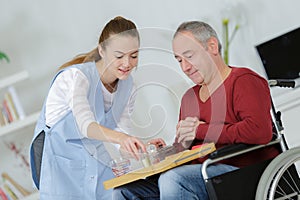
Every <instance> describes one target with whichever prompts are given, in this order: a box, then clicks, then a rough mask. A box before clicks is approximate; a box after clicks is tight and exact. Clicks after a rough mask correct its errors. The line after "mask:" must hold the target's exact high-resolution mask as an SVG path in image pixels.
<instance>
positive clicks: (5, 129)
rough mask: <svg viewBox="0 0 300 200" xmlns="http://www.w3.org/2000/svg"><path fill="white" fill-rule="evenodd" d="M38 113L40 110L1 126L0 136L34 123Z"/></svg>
mask: <svg viewBox="0 0 300 200" xmlns="http://www.w3.org/2000/svg"><path fill="white" fill-rule="evenodd" d="M39 114H40V112H36V113H33V114H31V115H29V116H26V117H25V119H22V120H18V121H14V122H12V123H10V124H7V125H5V126H1V127H0V137H1V136H4V135H6V134H9V133H12V132H15V131H18V130H20V129H22V128H24V127H27V126H29V125H32V124H34V123H35V122H36V120H37V119H38V116H39Z"/></svg>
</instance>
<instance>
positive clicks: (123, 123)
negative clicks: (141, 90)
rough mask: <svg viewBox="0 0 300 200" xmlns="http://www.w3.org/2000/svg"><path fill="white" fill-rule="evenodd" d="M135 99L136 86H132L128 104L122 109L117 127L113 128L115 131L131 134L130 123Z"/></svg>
mask: <svg viewBox="0 0 300 200" xmlns="http://www.w3.org/2000/svg"><path fill="white" fill-rule="evenodd" d="M135 99H136V86H135V85H134V86H133V88H132V90H131V94H130V96H129V99H128V103H127V105H126V107H125V108H124V111H123V113H122V115H121V118H120V120H119V122H118V123H117V127H116V128H115V130H116V131H119V132H123V133H127V134H130V133H131V132H132V128H133V127H132V122H131V115H132V113H133V109H134V103H135Z"/></svg>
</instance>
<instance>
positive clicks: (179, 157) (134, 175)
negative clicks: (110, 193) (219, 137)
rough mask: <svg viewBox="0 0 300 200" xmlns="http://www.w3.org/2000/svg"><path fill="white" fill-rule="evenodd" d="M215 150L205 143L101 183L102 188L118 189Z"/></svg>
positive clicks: (212, 146) (213, 146) (211, 144)
mask: <svg viewBox="0 0 300 200" xmlns="http://www.w3.org/2000/svg"><path fill="white" fill-rule="evenodd" d="M215 149H216V148H215V145H214V143H206V144H203V145H201V146H200V147H199V148H196V149H194V150H186V151H182V152H179V153H177V154H174V155H172V156H169V157H167V158H166V159H164V160H163V161H161V162H159V163H156V164H154V165H151V166H149V167H146V168H142V169H138V170H135V171H131V172H129V173H127V174H124V175H122V176H119V177H116V178H113V179H110V180H107V181H104V182H103V185H104V188H105V189H110V188H114V187H118V186H121V185H124V184H127V183H130V182H133V181H136V180H139V179H143V178H146V177H148V176H151V175H154V174H158V173H161V172H164V171H167V170H169V169H172V168H174V167H177V166H179V165H182V164H184V163H187V162H189V161H192V160H194V159H197V158H200V157H203V156H205V155H207V154H209V153H211V152H213V151H215Z"/></svg>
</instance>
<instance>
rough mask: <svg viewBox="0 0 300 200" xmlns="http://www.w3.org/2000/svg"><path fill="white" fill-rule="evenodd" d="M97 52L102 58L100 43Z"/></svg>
mask: <svg viewBox="0 0 300 200" xmlns="http://www.w3.org/2000/svg"><path fill="white" fill-rule="evenodd" d="M98 53H99V55H100V56H101V58H103V48H102V47H101V45H100V44H99V45H98Z"/></svg>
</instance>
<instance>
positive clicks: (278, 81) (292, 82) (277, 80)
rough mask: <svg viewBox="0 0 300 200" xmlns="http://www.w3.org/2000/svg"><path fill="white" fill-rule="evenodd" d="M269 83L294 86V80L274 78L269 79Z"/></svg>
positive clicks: (271, 85) (272, 85)
mask: <svg viewBox="0 0 300 200" xmlns="http://www.w3.org/2000/svg"><path fill="white" fill-rule="evenodd" d="M269 85H270V87H274V86H279V87H289V88H294V87H295V81H291V80H281V79H274V80H269Z"/></svg>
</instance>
